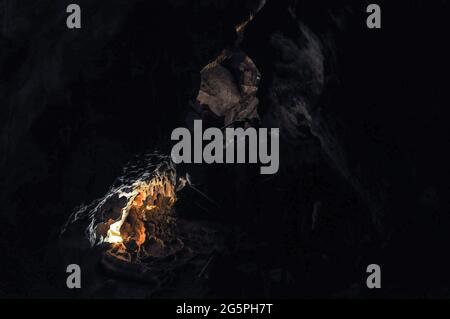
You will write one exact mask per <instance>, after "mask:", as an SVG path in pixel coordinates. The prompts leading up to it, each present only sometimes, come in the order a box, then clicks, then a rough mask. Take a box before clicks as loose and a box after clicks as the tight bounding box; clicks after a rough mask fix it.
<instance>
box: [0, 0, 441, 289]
mask: <svg viewBox="0 0 450 319" xmlns="http://www.w3.org/2000/svg"><path fill="white" fill-rule="evenodd" d="M263 2H265V1H250V0H249V1H228V0H221V1H208V0H205V1H195V2H192V1H188V0H185V1H175V0H171V1H142V0H130V1H126V2H124V1H118V0H117V1H116V0H113V1H108V2H105V1H91V0H90V1H88V0H86V1H83V0H80V1H79V4H80V5H81V7H82V8H83V11H84V12H88V14H87V15H86V16H84V18H83V29H82V30H79V31H68V30H66V29H65V28H64V26H65V10H64V4H62V3H59V2H55V1H44V0H43V1H39V3H38V2H29V1H25V0H23V1H22V0H4V1H3V2H2V3H1V6H2V9H3V10H0V15H1V17H0V21H1V22H2V25H1V32H0V45H1V50H0V103H1V105H2V106H1V108H0V126H1V132H0V134H1V135H0V138H1V139H0V160H1V162H0V173H1V174H0V183H1V184H0V187H1V188H0V189H1V190H2V191H1V195H0V200H1V201H2V210H1V215H2V216H1V217H2V219H3V221H4V225H5V227H4V228H3V229H2V232H1V233H0V242H1V246H2V247H1V248H2V251H3V252H4V254H5V255H6V256H8V258H6V260H5V261H4V264H3V265H2V266H4V267H5V268H6V269H7V271H6V272H5V273H4V274H5V275H4V276H5V277H6V278H7V279H6V280H5V281H2V282H0V293H1V292H7V294H8V295H11V294H16V295H23V294H29V295H34V296H36V295H37V294H38V293H44V294H49V295H57V296H60V291H59V290H58V287H59V285H60V282H61V280H60V277H58V276H59V274H60V270H61V269H63V267H64V265H61V264H60V262H61V261H60V257H61V255H60V254H59V252H58V249H57V247H56V246H57V243H58V241H57V236H58V233H59V229H60V226H61V224H63V223H64V221H66V219H67V217H68V214H70V212H71V211H73V208H74V207H76V206H78V205H80V203H83V202H85V203H89V202H91V201H92V200H94V199H95V198H98V197H99V196H103V195H104V194H105V193H107V190H108V187H109V185H111V184H112V182H113V181H114V180H115V178H116V177H117V176H119V174H120V170H121V168H122V167H123V163H124V162H125V161H126V160H128V159H129V157H130V156H131V155H134V154H135V153H136V152H142V151H147V150H149V149H150V150H151V151H153V150H154V148H159V149H160V150H161V151H162V152H164V153H168V152H167V150H168V148H169V144H168V143H167V141H168V140H169V133H170V132H171V130H172V129H173V128H174V127H176V126H179V125H180V124H184V123H183V122H184V120H185V118H186V113H187V112H189V111H190V107H189V105H191V104H192V103H195V100H196V99H198V100H199V102H200V103H204V104H207V105H209V107H210V109H211V110H212V111H213V112H215V113H216V114H215V115H216V116H219V117H220V116H225V119H224V121H225V122H226V123H229V122H231V121H232V120H234V119H239V118H241V117H249V116H250V117H258V118H260V120H261V123H262V125H263V126H269V127H270V126H273V127H280V132H281V135H282V141H281V152H282V153H281V167H280V173H279V174H278V175H276V176H273V177H272V178H270V179H268V180H265V179H262V178H261V177H260V176H258V175H257V174H256V175H255V174H253V171H252V169H251V168H248V167H245V168H242V167H239V168H234V167H233V168H228V167H221V168H217V167H208V168H204V167H201V168H199V169H198V171H199V172H198V171H196V172H195V173H198V174H194V173H193V174H192V175H193V176H194V177H195V179H196V182H198V183H199V185H201V187H204V189H203V190H205V189H207V190H208V195H210V196H211V197H212V198H214V199H216V200H217V201H218V202H219V203H220V204H221V205H223V208H222V209H219V211H218V212H217V216H213V217H211V216H208V217H207V218H210V219H218V220H220V221H221V222H223V223H224V224H226V225H232V226H236V225H238V226H239V227H242V228H243V229H244V230H245V231H246V232H247V233H248V234H249V237H252V238H253V239H256V240H255V241H256V242H257V243H259V244H261V246H259V248H255V246H257V245H253V246H252V247H247V246H246V245H245V244H243V243H242V241H241V240H240V239H231V240H230V241H231V242H232V244H231V245H230V246H232V247H234V248H235V249H234V250H233V249H229V250H228V252H227V254H226V255H224V256H220V257H218V258H217V262H216V264H215V265H214V268H213V269H212V271H211V278H210V280H211V281H210V284H211V283H212V284H211V286H214V289H215V292H216V293H217V294H218V295H220V296H224V295H225V296H226V295H227V294H229V295H230V296H235V294H234V295H233V293H235V290H233V288H232V287H241V286H245V287H247V288H248V289H249V291H248V295H249V296H260V294H261V293H262V292H264V293H266V292H267V291H268V293H269V296H289V297H296V296H299V295H302V296H311V294H314V295H320V296H330V295H334V296H335V295H336V294H339V293H341V292H345V293H346V294H347V295H357V296H364V291H361V289H359V288H358V287H359V286H360V285H359V284H358V283H359V282H360V278H359V274H360V272H361V269H363V268H364V266H365V265H366V263H367V262H373V259H377V260H379V262H380V263H384V264H385V265H387V266H389V267H392V268H390V269H392V272H391V273H392V274H394V275H393V276H395V277H396V278H397V279H396V280H394V282H393V283H392V286H391V287H388V288H387V289H386V290H385V291H387V293H386V294H394V295H395V294H400V295H408V294H414V292H408V291H406V289H403V290H402V289H400V291H399V289H398V288H395V287H403V286H402V285H401V284H405V283H408V280H409V278H416V277H417V276H416V273H415V271H420V272H421V273H423V272H425V270H426V273H427V274H426V275H424V276H422V277H421V279H420V280H418V281H420V282H419V283H418V284H417V286H416V287H415V289H416V292H417V294H418V295H421V294H422V295H423V292H424V291H427V289H428V288H430V287H431V288H435V287H437V288H436V291H441V290H439V288H438V287H440V284H439V281H441V280H444V279H445V278H443V277H442V276H440V275H438V274H441V273H443V272H444V271H443V272H439V271H437V270H445V269H447V268H448V265H450V262H449V261H448V260H446V258H445V257H443V255H444V254H442V253H440V252H441V251H445V248H446V247H445V243H446V242H447V241H448V239H449V236H448V231H447V229H448V224H449V222H450V221H449V218H448V214H447V212H448V209H447V208H448V203H446V201H445V199H446V198H448V197H449V196H448V187H447V185H448V178H447V175H448V174H445V172H447V171H448V169H447V165H448V162H449V159H448V155H447V154H446V152H445V151H444V149H445V145H447V144H448V141H447V140H448V138H447V135H448V134H447V132H446V128H447V127H448V125H447V118H448V116H447V115H448V105H447V104H448V103H446V101H448V87H447V86H448V85H447V82H448V81H446V80H443V79H446V74H448V71H449V65H448V58H447V57H448V56H449V52H448V48H447V47H446V42H445V39H446V38H448V37H444V36H443V31H442V30H445V29H446V25H445V23H446V21H447V19H446V18H445V13H446V12H447V9H448V4H444V3H443V2H440V3H439V4H432V5H431V4H428V3H427V2H426V1H415V2H414V3H413V4H411V3H410V2H408V3H406V2H403V1H398V2H396V3H393V2H392V1H390V2H386V3H384V4H383V5H384V6H386V9H387V10H386V11H387V14H386V16H385V18H383V19H385V20H383V21H386V22H383V23H386V24H385V25H386V30H389V31H384V29H383V30H382V31H381V32H379V33H370V32H369V31H368V30H367V29H366V28H365V26H364V21H365V18H366V16H365V12H364V10H362V8H363V6H361V5H360V4H356V3H355V2H353V1H349V0H348V1H347V0H342V1H325V0H324V1H317V2H316V1H314V2H312V1H311V2H308V1H282V0H280V1H278V0H273V1H268V2H267V4H266V5H265V6H264V7H262V8H261V4H262V3H263ZM44 3H45V4H44ZM257 9H261V10H260V11H259V12H258V14H257V15H255V16H254V17H253V20H251V21H250V22H249V23H248V24H247V25H246V29H245V32H244V33H243V34H237V33H236V26H237V25H239V24H240V23H242V22H243V21H246V20H248V18H249V14H250V13H251V12H255V11H257ZM405 12H407V13H405ZM404 15H407V16H408V17H410V19H413V20H415V21H428V23H422V24H409V23H403V22H396V21H395V19H396V18H398V17H403V16H404ZM399 21H403V20H402V19H399ZM224 50H225V51H226V52H227V53H230V52H232V54H231V56H230V55H226V57H227V58H228V59H224V60H221V63H219V64H216V65H215V66H214V68H207V69H205V70H203V68H204V67H205V66H207V65H209V63H211V62H212V61H214V60H216V59H217V58H218V57H220V55H221V53H223V52H224ZM202 70H203V72H202ZM258 75H260V77H261V78H260V79H258V78H259V76H258ZM192 197H194V196H192ZM180 211H181V212H182V213H184V214H185V216H184V217H186V215H188V216H191V217H192V215H195V218H198V219H201V218H205V215H204V213H203V212H202V210H201V208H200V207H199V206H194V208H192V210H191V211H189V210H188V211H186V210H184V209H183V210H181V209H180ZM202 214H203V215H202ZM114 217H115V216H114ZM185 226H186V227H185V233H187V234H190V233H196V231H197V230H198V231H199V233H200V235H199V238H202V237H201V236H202V235H201V234H202V233H204V231H203V230H202V229H201V227H199V226H198V224H196V223H193V224H191V223H187V224H186V225H185ZM193 230H195V231H193ZM43 234H45V236H44V235H43ZM186 237H189V236H186ZM12 238H13V239H14V240H11V239H12ZM236 238H238V237H236ZM197 239H198V238H197ZM197 239H196V238H193V239H192V242H193V243H197V242H198V240H197ZM214 241H215V240H211V242H213V243H214ZM248 242H251V241H250V240H248ZM157 245H158V244H156V246H157ZM199 246H200V247H201V244H199ZM211 246H213V245H211ZM249 246H251V245H249ZM243 251H244V252H245V253H243ZM399 251H401V254H399V253H398V252H399ZM210 253H211V251H210V250H206V251H205V252H204V254H205V255H208V254H210ZM75 255H76V254H75ZM419 255H420V256H421V258H420V259H421V260H419V261H418V260H417V256H419ZM247 256H251V257H247ZM205 259H206V260H207V259H208V258H205ZM203 261H204V259H202V262H203ZM405 263H407V265H408V267H406V268H407V269H406V270H405V266H404V265H405ZM177 265H179V264H176V263H175V264H173V266H174V268H176V266H177ZM159 266H160V268H159V269H160V270H161V271H164V269H165V268H166V266H167V264H164V263H163V264H161V265H159ZM194 268H195V269H201V268H202V265H200V264H197V265H196V266H195V267H194ZM16 270H17V271H16ZM22 270H23V271H22ZM171 271H172V270H171ZM17 273H19V275H17ZM173 273H176V271H175V270H174V271H173ZM224 273H225V274H227V276H225V277H224V276H223V274H224ZM55 274H58V276H56V275H55ZM355 274H357V275H355ZM195 275H197V274H194V276H195ZM55 277H57V278H55ZM223 278H226V279H225V280H224V279H223ZM283 278H284V279H286V280H284V279H283ZM101 279H103V278H101ZM447 279H448V278H447ZM444 281H445V280H444ZM262 283H264V284H262ZM352 283H355V284H352ZM188 286H189V285H188ZM124 287H125V288H124V290H123V291H122V292H123V294H122V295H123V296H126V293H128V292H130V291H132V290H133V289H134V288H136V286H133V285H130V286H126V285H125V286H124ZM130 287H132V288H133V289H131V288H130ZM355 287H356V288H355ZM138 288H139V287H138ZM140 288H142V287H140ZM140 288H139V289H140ZM444 290H448V287H445V289H444ZM187 291H188V290H187ZM140 293H142V294H141V295H145V291H140ZM202 293H206V290H205V291H202ZM417 294H416V295H417ZM100 295H101V294H100ZM199 295H201V294H199ZM266 297H267V296H266Z"/></svg>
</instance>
